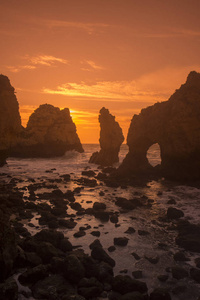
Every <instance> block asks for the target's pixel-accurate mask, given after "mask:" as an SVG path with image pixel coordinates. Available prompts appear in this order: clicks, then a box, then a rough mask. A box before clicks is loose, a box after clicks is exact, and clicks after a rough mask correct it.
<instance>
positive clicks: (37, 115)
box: [11, 104, 83, 157]
mask: <svg viewBox="0 0 200 300" xmlns="http://www.w3.org/2000/svg"><path fill="white" fill-rule="evenodd" d="M68 150H76V151H79V152H83V148H82V145H81V143H80V140H79V137H78V135H77V133H76V126H75V124H74V123H73V121H72V118H71V116H70V111H69V109H68V108H64V109H62V110H60V109H59V108H58V107H54V106H53V105H50V104H43V105H40V107H39V108H37V109H36V110H35V111H34V112H33V114H32V115H31V116H30V118H29V121H28V124H27V127H26V128H25V129H24V130H23V131H22V132H21V134H20V137H19V139H18V143H17V145H16V146H15V147H14V148H13V149H12V151H11V155H12V156H15V157H53V156H62V155H64V154H65V152H66V151H68Z"/></svg>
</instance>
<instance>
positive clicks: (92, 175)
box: [81, 170, 95, 177]
mask: <svg viewBox="0 0 200 300" xmlns="http://www.w3.org/2000/svg"><path fill="white" fill-rule="evenodd" d="M81 174H82V175H84V176H88V177H94V176H95V172H94V171H92V170H89V171H82V173H81Z"/></svg>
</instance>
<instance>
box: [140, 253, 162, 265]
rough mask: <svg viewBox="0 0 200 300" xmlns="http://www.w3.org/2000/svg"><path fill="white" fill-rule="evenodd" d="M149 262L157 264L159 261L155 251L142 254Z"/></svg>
mask: <svg viewBox="0 0 200 300" xmlns="http://www.w3.org/2000/svg"><path fill="white" fill-rule="evenodd" d="M144 257H145V258H146V259H147V260H148V261H149V262H150V263H151V264H154V265H155V264H157V263H158V262H159V256H158V255H157V254H156V253H148V254H145V256H144Z"/></svg>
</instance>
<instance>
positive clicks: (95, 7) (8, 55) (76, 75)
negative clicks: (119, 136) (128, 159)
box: [0, 0, 200, 143]
mask: <svg viewBox="0 0 200 300" xmlns="http://www.w3.org/2000/svg"><path fill="white" fill-rule="evenodd" d="M199 12H200V1H199V0H173V1H172V0H168V1H162V0H1V1H0V41H1V47H0V67H1V69H0V73H1V74H4V75H6V76H8V77H9V79H10V81H11V84H12V86H13V87H14V88H15V91H16V96H17V99H18V102H19V106H20V113H21V118H22V124H23V125H24V126H26V123H27V121H28V118H29V116H30V114H31V113H32V112H33V111H34V110H35V109H36V108H37V107H38V106H39V105H40V104H44V103H49V104H52V105H54V106H57V107H60V108H64V107H68V108H69V109H70V112H71V116H72V118H73V121H74V122H75V124H76V126H77V132H78V135H79V137H80V139H81V142H82V143H97V142H98V139H99V132H100V127H99V123H98V114H99V110H100V109H101V108H102V107H103V106H104V107H106V108H108V109H109V110H110V113H111V114H113V115H114V116H115V117H116V121H118V122H119V124H120V126H121V127H122V130H123V133H124V136H125V139H126V136H127V131H128V128H129V125H130V121H131V119H132V117H133V115H134V114H138V113H139V112H140V110H141V109H142V108H145V107H147V106H149V105H152V104H154V103H156V102H161V101H166V100H167V99H168V98H169V97H170V95H171V94H172V93H174V91H175V90H176V89H178V88H179V87H180V85H181V84H183V83H184V82H185V81H186V78H187V75H188V73H189V72H190V71H192V70H195V71H197V72H200V17H199Z"/></svg>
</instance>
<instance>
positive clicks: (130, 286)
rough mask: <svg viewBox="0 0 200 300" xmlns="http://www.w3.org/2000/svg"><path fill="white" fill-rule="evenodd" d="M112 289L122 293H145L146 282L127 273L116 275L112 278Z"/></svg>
mask: <svg viewBox="0 0 200 300" xmlns="http://www.w3.org/2000/svg"><path fill="white" fill-rule="evenodd" d="M112 289H113V290H114V291H115V292H118V293H120V294H122V295H124V294H127V293H130V292H140V293H145V292H146V291H147V286H146V283H144V282H142V281H139V280H136V279H133V278H131V277H130V276H128V275H124V276H123V275H117V276H115V277H114V278H113V282H112Z"/></svg>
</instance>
